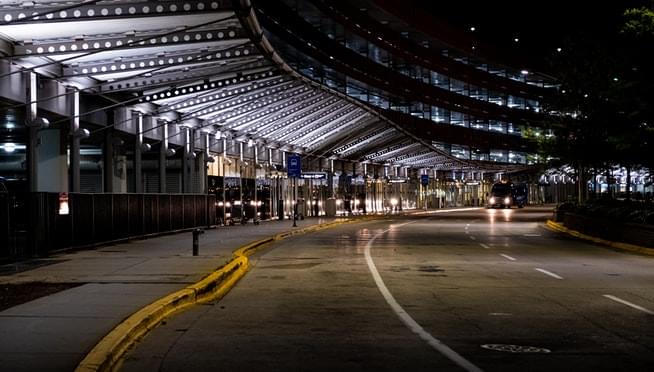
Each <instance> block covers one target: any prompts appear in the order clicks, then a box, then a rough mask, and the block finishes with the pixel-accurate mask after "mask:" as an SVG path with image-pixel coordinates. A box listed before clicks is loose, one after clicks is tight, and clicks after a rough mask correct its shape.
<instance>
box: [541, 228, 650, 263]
mask: <svg viewBox="0 0 654 372" xmlns="http://www.w3.org/2000/svg"><path fill="white" fill-rule="evenodd" d="M545 225H546V227H547V228H549V229H550V230H554V231H558V232H562V233H565V234H568V235H571V236H574V237H575V238H579V239H584V240H588V241H591V242H594V243H599V244H603V245H608V246H609V247H611V248H615V249H619V250H623V251H628V252H633V253H639V254H644V255H648V256H654V249H653V248H647V247H642V246H639V245H634V244H629V243H622V242H614V241H611V240H605V239H602V238H597V237H594V236H590V235H586V234H584V233H581V232H579V231H576V230H570V229H568V228H567V227H565V226H563V224H561V223H558V222H554V221H552V220H547V222H546V224H545Z"/></svg>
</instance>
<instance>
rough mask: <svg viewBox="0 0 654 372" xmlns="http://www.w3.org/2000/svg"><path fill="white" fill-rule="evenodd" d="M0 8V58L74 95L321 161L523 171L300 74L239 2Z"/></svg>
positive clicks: (6, 1) (12, 4)
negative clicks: (474, 155) (453, 146)
mask: <svg viewBox="0 0 654 372" xmlns="http://www.w3.org/2000/svg"><path fill="white" fill-rule="evenodd" d="M0 5H1V6H2V11H0V14H1V15H2V16H1V17H0V18H2V19H0V22H1V23H0V53H2V59H4V60H6V61H9V62H11V63H12V64H14V65H17V66H20V67H23V68H26V69H33V70H34V71H36V72H37V73H38V74H40V75H42V76H44V77H46V78H49V79H54V80H56V81H58V82H59V83H61V84H62V85H65V86H74V87H76V88H78V89H80V90H81V91H82V93H83V94H82V97H83V99H84V97H85V96H92V95H96V96H97V95H101V96H103V97H107V98H110V99H111V100H112V101H113V102H116V103H117V104H119V105H124V106H128V107H129V106H130V105H135V104H139V103H149V104H153V105H151V107H154V108H155V109H153V110H152V112H149V113H148V114H151V115H154V116H157V115H163V114H166V113H168V114H170V113H174V115H176V117H177V120H176V122H179V123H184V124H185V125H188V123H191V125H193V126H194V127H195V128H196V129H200V130H202V131H206V132H210V133H216V132H220V133H221V134H222V135H225V136H228V137H230V138H234V139H238V140H242V141H250V140H253V141H257V142H260V143H265V144H267V145H269V146H271V147H276V148H284V149H286V150H288V151H291V152H298V153H301V154H307V155H313V156H318V157H324V158H333V159H335V158H338V159H346V160H352V161H366V162H371V163H375V164H386V165H396V166H398V165H399V166H409V167H414V168H433V169H457V170H464V169H467V170H510V169H515V168H516V167H521V166H516V165H510V164H498V163H490V162H478V161H469V160H461V159H458V158H455V157H453V156H451V155H450V154H449V153H446V152H444V151H442V150H440V149H437V148H436V147H434V145H433V143H434V140H435V139H438V138H429V137H428V136H425V135H424V133H421V130H420V128H419V124H415V123H414V125H409V126H405V125H403V124H402V123H400V122H399V121H398V120H394V119H393V118H391V117H390V116H389V115H385V114H384V112H382V111H380V110H379V109H377V108H374V107H372V106H369V105H368V104H366V103H364V102H360V101H357V100H356V99H353V98H350V97H348V96H346V95H344V94H342V93H339V92H337V91H335V90H332V89H330V88H328V87H326V86H322V85H320V84H317V83H315V82H313V81H310V80H308V79H306V78H304V77H302V76H301V75H299V74H298V73H297V72H296V71H294V70H292V69H291V68H290V67H289V66H288V65H287V64H286V62H285V61H284V60H283V59H282V58H281V57H280V56H279V54H277V53H276V52H275V50H274V49H273V47H272V46H271V44H270V43H269V42H268V41H267V39H266V37H265V36H264V34H263V33H262V29H261V28H260V26H259V23H258V20H257V18H256V16H255V12H254V11H253V10H252V9H251V8H248V5H249V2H248V1H242V2H241V3H239V2H237V1H235V2H232V1H227V0H223V1H205V0H188V1H124V0H114V1H83V2H82V1H80V2H61V1H50V0H42V1H13V0H3V1H0ZM451 135H452V134H451V133H450V136H451ZM436 136H438V135H436ZM445 137H447V136H445ZM447 140H449V138H444V139H443V141H447ZM459 143H460V142H459Z"/></svg>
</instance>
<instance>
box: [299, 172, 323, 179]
mask: <svg viewBox="0 0 654 372" xmlns="http://www.w3.org/2000/svg"><path fill="white" fill-rule="evenodd" d="M300 178H303V179H310V180H324V179H327V172H302V174H301V175H300Z"/></svg>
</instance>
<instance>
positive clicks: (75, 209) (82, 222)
mask: <svg viewBox="0 0 654 372" xmlns="http://www.w3.org/2000/svg"><path fill="white" fill-rule="evenodd" d="M69 198H70V212H71V216H72V218H73V241H72V245H76V246H80V245H87V244H91V243H93V236H94V230H95V213H94V208H93V194H70V196H69Z"/></svg>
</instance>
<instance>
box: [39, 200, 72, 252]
mask: <svg viewBox="0 0 654 372" xmlns="http://www.w3.org/2000/svg"><path fill="white" fill-rule="evenodd" d="M43 195H44V197H45V198H46V201H45V202H46V203H47V219H48V220H47V226H48V228H47V230H48V232H47V239H48V246H47V247H45V249H44V250H43V252H42V253H45V252H47V251H48V250H59V249H64V248H68V247H70V246H71V245H72V243H73V219H72V216H71V214H70V199H68V203H69V204H68V211H65V210H64V209H65V207H64V206H61V205H60V203H59V202H60V201H59V194H57V193H50V194H43ZM60 207H61V208H62V210H61V211H60V210H59V209H60ZM66 212H68V213H66ZM60 213H61V214H60Z"/></svg>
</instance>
